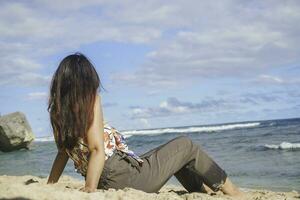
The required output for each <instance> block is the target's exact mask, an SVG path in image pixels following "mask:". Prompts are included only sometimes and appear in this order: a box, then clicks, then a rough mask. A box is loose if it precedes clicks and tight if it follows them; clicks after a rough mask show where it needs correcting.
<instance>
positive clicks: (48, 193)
mask: <svg viewBox="0 0 300 200" xmlns="http://www.w3.org/2000/svg"><path fill="white" fill-rule="evenodd" d="M46 182H47V179H46V178H40V177H36V176H5V175H4V176H0V199H23V200H27V199H38V200H42V199H49V200H55V199H59V200H61V199H72V200H79V199H92V200H93V199H95V200H96V199H97V200H102V199H109V200H121V199H124V200H126V199H128V200H129V199H130V200H142V199H143V200H144V199H145V200H147V199H151V200H152V199H156V200H160V199H168V200H177V199H178V200H179V199H180V200H183V199H184V200H190V199H201V200H216V199H220V200H222V199H231V198H230V197H228V196H226V195H223V194H221V192H219V193H218V194H216V195H213V196H210V195H207V194H203V193H187V192H186V191H185V190H184V188H183V187H180V186H174V185H166V186H164V187H163V188H162V189H161V190H160V192H159V193H158V194H156V193H145V192H143V191H139V190H135V189H132V188H125V189H123V190H115V189H109V190H97V192H94V193H85V192H81V191H79V189H80V188H81V187H82V186H83V185H84V181H81V180H78V179H74V178H72V177H70V176H62V177H61V178H60V180H59V182H58V183H56V184H52V185H47V184H46ZM244 191H246V194H247V198H248V199H253V200H264V199H272V200H277V199H278V200H281V199H282V200H290V199H295V200H299V199H300V195H299V193H297V192H296V191H291V192H273V191H268V190H250V189H247V190H245V189H244Z"/></svg>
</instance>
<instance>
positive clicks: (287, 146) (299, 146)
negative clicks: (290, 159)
mask: <svg viewBox="0 0 300 200" xmlns="http://www.w3.org/2000/svg"><path fill="white" fill-rule="evenodd" d="M264 147H265V148H267V149H300V143H289V142H282V143H281V144H279V145H276V144H265V145H264Z"/></svg>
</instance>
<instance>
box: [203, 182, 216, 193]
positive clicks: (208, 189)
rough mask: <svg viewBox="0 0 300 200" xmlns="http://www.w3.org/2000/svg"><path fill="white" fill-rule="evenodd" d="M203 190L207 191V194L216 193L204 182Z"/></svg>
mask: <svg viewBox="0 0 300 200" xmlns="http://www.w3.org/2000/svg"><path fill="white" fill-rule="evenodd" d="M201 192H203V193H206V194H209V195H215V194H216V193H215V192H214V191H213V190H212V189H210V188H209V187H208V186H207V185H205V184H204V183H203V184H202V187H201Z"/></svg>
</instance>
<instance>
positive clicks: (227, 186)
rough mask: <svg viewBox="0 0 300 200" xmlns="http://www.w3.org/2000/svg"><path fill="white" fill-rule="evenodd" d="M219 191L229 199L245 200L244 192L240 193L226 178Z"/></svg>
mask: <svg viewBox="0 0 300 200" xmlns="http://www.w3.org/2000/svg"><path fill="white" fill-rule="evenodd" d="M221 191H222V192H223V193H224V194H227V195H229V196H231V197H233V198H234V199H240V200H243V199H246V195H245V193H244V192H242V191H241V190H240V189H239V188H238V187H236V186H235V185H234V184H233V183H232V182H231V181H230V179H229V178H226V181H225V183H224V185H223V186H222V187H221Z"/></svg>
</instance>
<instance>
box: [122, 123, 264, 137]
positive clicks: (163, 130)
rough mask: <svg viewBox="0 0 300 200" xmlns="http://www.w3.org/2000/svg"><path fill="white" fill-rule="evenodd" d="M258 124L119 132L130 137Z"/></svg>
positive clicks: (209, 130)
mask: <svg viewBox="0 0 300 200" xmlns="http://www.w3.org/2000/svg"><path fill="white" fill-rule="evenodd" d="M259 125H260V123H259V122H253V123H239V124H225V125H216V126H202V127H189V128H160V129H151V130H131V131H122V132H121V133H122V134H123V135H125V136H127V137H130V136H132V135H158V134H163V133H195V132H216V131H223V130H230V129H236V128H251V127H256V126H259Z"/></svg>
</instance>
